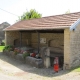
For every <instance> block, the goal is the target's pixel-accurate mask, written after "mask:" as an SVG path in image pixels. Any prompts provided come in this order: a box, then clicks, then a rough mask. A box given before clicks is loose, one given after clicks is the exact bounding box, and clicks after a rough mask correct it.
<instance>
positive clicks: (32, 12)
mask: <svg viewBox="0 0 80 80" xmlns="http://www.w3.org/2000/svg"><path fill="white" fill-rule="evenodd" d="M41 16H42V15H41V14H39V13H38V12H36V10H35V9H31V10H30V11H27V12H25V13H23V15H22V16H20V17H19V20H29V19H33V18H41Z"/></svg>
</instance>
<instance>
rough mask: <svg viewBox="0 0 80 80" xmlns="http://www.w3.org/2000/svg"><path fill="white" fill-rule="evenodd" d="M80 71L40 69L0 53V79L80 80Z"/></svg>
mask: <svg viewBox="0 0 80 80" xmlns="http://www.w3.org/2000/svg"><path fill="white" fill-rule="evenodd" d="M79 79H80V72H69V71H63V70H61V71H59V73H54V71H53V69H52V68H49V69H45V68H43V69H38V68H35V67H31V66H29V65H27V64H24V63H22V62H20V61H17V60H15V59H13V58H11V57H8V56H6V55H4V54H3V53H0V80H79Z"/></svg>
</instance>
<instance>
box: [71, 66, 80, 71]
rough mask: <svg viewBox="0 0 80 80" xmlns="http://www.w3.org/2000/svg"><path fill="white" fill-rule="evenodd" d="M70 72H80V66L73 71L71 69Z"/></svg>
mask: <svg viewBox="0 0 80 80" xmlns="http://www.w3.org/2000/svg"><path fill="white" fill-rule="evenodd" d="M71 71H74V72H80V66H79V67H76V68H74V69H71Z"/></svg>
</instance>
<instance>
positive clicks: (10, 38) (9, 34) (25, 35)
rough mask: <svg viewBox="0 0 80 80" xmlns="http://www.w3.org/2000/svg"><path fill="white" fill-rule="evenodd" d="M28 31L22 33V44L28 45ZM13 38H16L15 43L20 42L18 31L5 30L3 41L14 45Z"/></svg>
mask: <svg viewBox="0 0 80 80" xmlns="http://www.w3.org/2000/svg"><path fill="white" fill-rule="evenodd" d="M30 38H31V35H30V33H26V32H25V33H22V45H25V46H27V45H30V43H31V42H30V40H31V39H30ZM14 40H16V42H17V43H16V44H20V32H19V31H6V32H5V41H6V45H14Z"/></svg>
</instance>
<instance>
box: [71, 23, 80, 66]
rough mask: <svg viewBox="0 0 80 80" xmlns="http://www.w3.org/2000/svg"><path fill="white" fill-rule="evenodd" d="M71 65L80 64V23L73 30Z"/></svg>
mask: <svg viewBox="0 0 80 80" xmlns="http://www.w3.org/2000/svg"><path fill="white" fill-rule="evenodd" d="M70 45H71V55H70V56H71V67H75V66H79V65H80V25H78V26H77V27H76V29H75V30H73V31H71V35H70Z"/></svg>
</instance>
